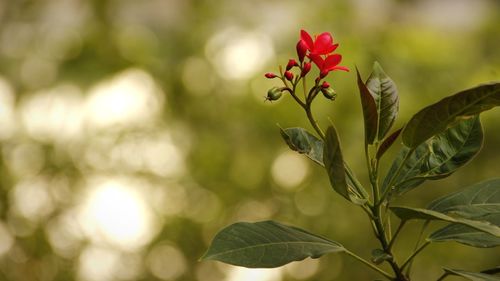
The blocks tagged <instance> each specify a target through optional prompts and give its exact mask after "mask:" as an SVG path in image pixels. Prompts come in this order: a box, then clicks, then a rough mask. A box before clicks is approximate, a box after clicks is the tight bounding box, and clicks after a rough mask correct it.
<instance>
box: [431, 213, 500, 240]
mask: <svg viewBox="0 0 500 281" xmlns="http://www.w3.org/2000/svg"><path fill="white" fill-rule="evenodd" d="M477 219H478V220H484V221H488V222H490V223H492V224H494V225H497V226H499V225H500V213H495V214H489V215H486V216H484V217H480V218H477ZM427 240H429V241H431V242H444V241H455V242H458V243H462V244H465V245H469V246H472V247H478V248H489V247H496V246H500V238H499V237H495V236H493V235H491V234H488V233H485V232H482V231H479V230H477V229H474V228H471V227H469V226H466V225H462V224H450V225H448V226H445V227H444V228H441V229H439V230H437V231H435V232H434V233H432V234H431V235H430V236H429V238H427Z"/></svg>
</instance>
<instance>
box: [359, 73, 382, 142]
mask: <svg viewBox="0 0 500 281" xmlns="http://www.w3.org/2000/svg"><path fill="white" fill-rule="evenodd" d="M356 74H357V82H358V89H359V96H360V98H361V106H362V108H363V118H364V121H365V139H366V143H368V144H372V143H373V142H374V140H375V138H376V137H377V132H378V111H377V105H376V104H375V99H374V98H373V96H372V94H371V93H370V90H368V88H367V87H366V85H365V83H363V80H361V76H360V74H359V71H358V68H356Z"/></svg>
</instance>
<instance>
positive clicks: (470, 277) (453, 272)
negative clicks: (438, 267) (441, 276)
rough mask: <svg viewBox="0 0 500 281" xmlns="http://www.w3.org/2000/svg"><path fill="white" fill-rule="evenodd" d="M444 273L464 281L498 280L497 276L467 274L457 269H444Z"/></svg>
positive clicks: (499, 278)
mask: <svg viewBox="0 0 500 281" xmlns="http://www.w3.org/2000/svg"><path fill="white" fill-rule="evenodd" d="M444 271H446V273H448V274H449V275H456V276H461V277H464V278H465V279H468V280H472V281H499V280H500V277H499V276H495V275H489V274H485V273H478V272H468V271H463V270H458V269H449V268H444Z"/></svg>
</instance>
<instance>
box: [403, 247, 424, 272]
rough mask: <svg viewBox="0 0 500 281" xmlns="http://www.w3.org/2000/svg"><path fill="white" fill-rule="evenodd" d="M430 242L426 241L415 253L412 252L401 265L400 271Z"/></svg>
mask: <svg viewBox="0 0 500 281" xmlns="http://www.w3.org/2000/svg"><path fill="white" fill-rule="evenodd" d="M430 243H431V242H429V241H426V242H425V243H424V244H422V246H420V247H419V248H418V249H417V250H416V251H415V252H413V254H411V255H410V256H409V257H408V258H407V259H406V261H405V262H404V263H403V265H402V266H401V270H403V269H404V268H405V267H406V266H407V265H408V264H409V263H410V262H411V261H412V260H413V258H414V257H415V256H416V255H418V254H419V253H420V252H421V251H422V250H423V249H425V247H427V246H428V245H429V244H430Z"/></svg>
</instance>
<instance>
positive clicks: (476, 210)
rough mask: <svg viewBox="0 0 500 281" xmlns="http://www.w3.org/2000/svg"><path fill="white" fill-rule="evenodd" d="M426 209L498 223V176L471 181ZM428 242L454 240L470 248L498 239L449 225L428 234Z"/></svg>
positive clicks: (498, 241) (498, 242)
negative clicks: (467, 185) (496, 177)
mask: <svg viewBox="0 0 500 281" xmlns="http://www.w3.org/2000/svg"><path fill="white" fill-rule="evenodd" d="M428 209H431V210H434V211H438V212H441V213H452V214H457V215H459V216H462V217H465V218H471V219H475V220H484V221H488V222H490V223H492V224H494V225H497V226H500V179H492V180H487V181H483V182H480V183H477V184H474V185H472V186H470V187H468V188H465V189H463V190H460V191H458V192H455V193H452V194H450V195H447V196H444V197H442V198H439V199H437V200H435V201H433V202H431V204H429V206H428ZM429 240H430V241H433V242H440V241H456V242H459V243H462V244H466V245H470V246H473V247H495V246H499V245H500V238H498V237H495V236H493V235H490V234H487V233H484V232H481V231H478V230H476V229H473V228H470V227H468V226H464V225H457V224H451V225H448V226H446V227H444V228H442V229H439V230H438V231H436V232H434V233H433V234H431V236H430V237H429Z"/></svg>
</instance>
